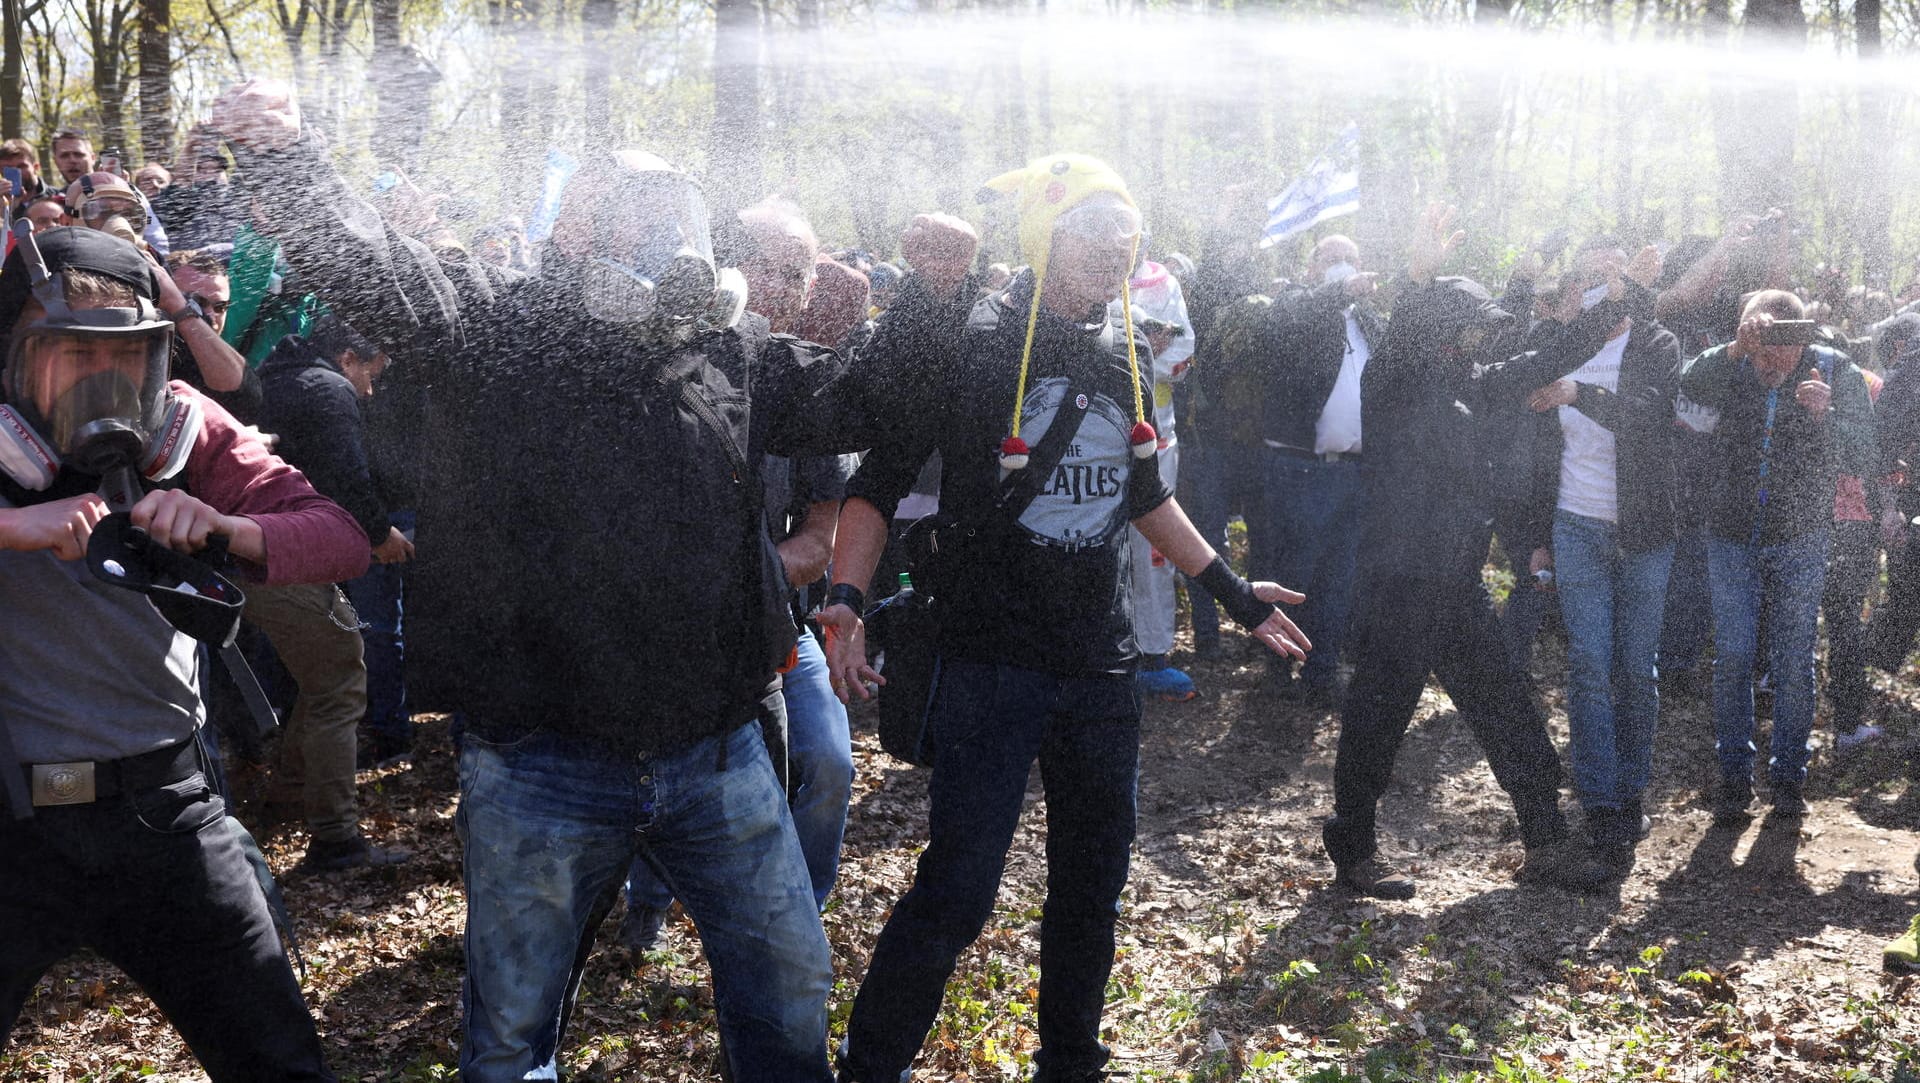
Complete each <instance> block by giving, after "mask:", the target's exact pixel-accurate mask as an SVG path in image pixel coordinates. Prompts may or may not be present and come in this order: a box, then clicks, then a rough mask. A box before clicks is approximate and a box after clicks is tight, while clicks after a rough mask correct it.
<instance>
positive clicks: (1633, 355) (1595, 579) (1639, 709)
mask: <svg viewBox="0 0 1920 1083" xmlns="http://www.w3.org/2000/svg"><path fill="white" fill-rule="evenodd" d="M1660 269H1661V268H1660V252H1659V249H1657V248H1654V247H1652V246H1651V245H1649V246H1647V247H1646V248H1643V249H1641V251H1640V253H1639V254H1638V255H1636V256H1635V257H1634V259H1633V261H1632V262H1631V263H1629V262H1628V260H1627V253H1626V249H1625V248H1624V247H1622V246H1621V244H1620V242H1619V241H1618V240H1617V239H1615V238H1612V237H1606V236H1602V237H1596V238H1592V239H1590V240H1588V241H1587V242H1585V243H1584V244H1582V245H1581V246H1580V247H1579V248H1578V249H1576V250H1575V252H1574V255H1573V262H1572V265H1571V267H1570V269H1569V271H1568V273H1567V275H1566V277H1565V279H1564V281H1563V283H1562V286H1561V297H1560V303H1559V309H1558V311H1557V312H1555V314H1554V318H1555V319H1557V320H1558V321H1559V322H1561V323H1562V324H1571V323H1572V322H1573V320H1574V319H1575V318H1576V317H1577V316H1578V315H1579V314H1580V313H1581V312H1582V311H1584V310H1587V309H1591V308H1594V307H1597V306H1598V305H1600V304H1601V303H1602V302H1604V301H1605V300H1606V298H1607V294H1608V291H1609V281H1610V280H1611V279H1613V278H1617V277H1621V276H1623V275H1624V277H1625V278H1626V279H1627V282H1628V287H1627V292H1626V309H1627V314H1626V315H1624V316H1623V317H1622V318H1621V319H1620V320H1619V322H1618V323H1617V324H1615V325H1614V326H1613V327H1612V328H1611V329H1610V330H1609V333H1608V337H1607V339H1606V342H1605V344H1604V345H1602V346H1601V347H1600V348H1599V349H1598V350H1597V351H1595V352H1594V353H1593V354H1592V355H1591V356H1590V357H1588V358H1586V359H1585V360H1584V361H1582V362H1581V364H1580V366H1579V367H1578V368H1575V369H1574V370H1573V371H1572V372H1570V373H1567V374H1566V375H1564V376H1561V377H1559V378H1558V379H1556V380H1553V381H1552V382H1551V383H1548V384H1545V385H1544V386H1542V387H1540V388H1538V389H1536V390H1535V391H1533V392H1532V393H1531V394H1530V395H1528V397H1527V409H1528V410H1530V411H1532V412H1533V413H1534V414H1536V415H1539V416H1540V420H1541V422H1542V423H1541V424H1536V425H1535V426H1533V427H1532V429H1531V430H1530V432H1531V435H1532V436H1533V437H1534V438H1535V440H1536V441H1537V446H1536V452H1535V454H1536V456H1537V458H1536V461H1537V462H1539V463H1540V464H1541V467H1542V468H1541V469H1538V470H1536V471H1535V480H1536V484H1535V485H1534V486H1533V490H1534V492H1533V497H1534V499H1532V500H1531V501H1530V502H1529V503H1530V507H1529V509H1528V511H1529V513H1530V514H1529V516H1528V518H1529V519H1530V522H1531V527H1532V529H1531V531H1530V533H1531V534H1532V542H1533V543H1534V545H1535V546H1536V547H1535V548H1534V549H1533V550H1532V559H1531V561H1530V563H1529V570H1530V571H1532V572H1534V573H1536V574H1537V573H1538V572H1540V571H1541V570H1543V569H1546V568H1551V569H1553V574H1554V578H1553V583H1554V587H1555V589H1556V592H1557V593H1558V595H1559V602H1560V614H1561V617H1562V619H1563V620H1564V621H1565V622H1566V626H1567V665H1568V678H1567V684H1568V688H1567V716H1568V725H1569V728H1570V730H1571V734H1572V739H1571V745H1572V748H1571V753H1572V754H1571V759H1572V766H1573V785H1574V792H1575V795H1576V796H1577V797H1578V798H1579V801H1580V807H1581V808H1582V809H1583V810H1584V811H1585V813H1586V822H1587V833H1588V836H1589V838H1590V840H1591V841H1592V843H1593V846H1594V848H1595V856H1596V857H1598V858H1599V859H1600V860H1601V861H1603V862H1605V863H1606V864H1607V865H1608V867H1609V868H1611V869H1613V870H1615V871H1617V872H1621V873H1624V872H1625V871H1626V869H1627V868H1628V867H1629V866H1630V865H1631V864H1632V860H1633V851H1634V847H1635V846H1636V845H1637V844H1638V843H1639V841H1640V839H1641V837H1642V836H1643V834H1644V832H1645V830H1646V829H1647V821H1646V819H1645V813H1644V811H1643V809H1644V804H1645V802H1644V795H1645V793H1646V789H1647V783H1648V780H1649V779H1650V778H1651V776H1652V772H1653V737H1654V729H1655V727H1656V725H1657V724H1658V720H1659V713H1660V686H1659V680H1658V676H1657V673H1656V671H1655V668H1654V656H1655V654H1656V653H1657V652H1658V650H1659V647H1660V633H1661V629H1662V627H1663V625H1662V620H1663V618H1664V614H1665V604H1666V598H1667V578H1668V573H1669V571H1670V569H1671V568H1672V565H1673V544H1674V536H1675V530H1676V512H1675V508H1674V493H1675V491H1676V488H1677V483H1676V479H1675V461H1676V452H1677V448H1676V446H1675V437H1674V394H1675V390H1676V387H1677V384H1678V380H1679V372H1680V360H1681V359H1680V347H1679V343H1678V341H1677V340H1676V339H1675V338H1674V336H1673V335H1672V334H1671V333H1669V332H1668V331H1666V330H1665V329H1664V328H1662V327H1661V326H1660V324H1659V323H1658V322H1657V321H1655V319H1654V318H1653V306H1654V294H1653V292H1652V288H1653V286H1654V285H1655V284H1656V283H1657V282H1658V281H1659V278H1660ZM1548 415H1551V416H1548Z"/></svg>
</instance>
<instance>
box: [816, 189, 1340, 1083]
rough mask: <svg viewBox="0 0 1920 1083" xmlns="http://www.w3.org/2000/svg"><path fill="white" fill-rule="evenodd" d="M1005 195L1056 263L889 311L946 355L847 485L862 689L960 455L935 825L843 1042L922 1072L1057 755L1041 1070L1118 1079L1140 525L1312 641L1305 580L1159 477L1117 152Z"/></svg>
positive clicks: (840, 581)
mask: <svg viewBox="0 0 1920 1083" xmlns="http://www.w3.org/2000/svg"><path fill="white" fill-rule="evenodd" d="M988 187H989V189H990V190H992V191H1001V192H1007V193H1008V194H1010V195H1012V196H1014V197H1015V198H1017V199H1018V200H1019V202H1020V237H1021V246H1022V254H1023V255H1025V256H1026V258H1027V260H1028V262H1029V264H1030V265H1031V267H1032V270H1029V271H1024V272H1022V273H1021V274H1020V275H1019V276H1017V277H1016V278H1015V279H1014V280H1013V282H1012V283H1011V284H1010V285H1009V286H1008V287H1007V288H1006V290H1004V291H1003V292H1001V293H997V294H993V295H991V296H989V297H987V298H985V299H983V300H981V301H980V302H979V303H978V304H976V305H974V306H973V307H972V310H971V312H970V313H968V314H967V315H966V318H965V320H966V322H965V324H964V326H963V327H955V326H953V325H952V324H948V325H946V326H938V325H936V326H933V327H931V328H918V329H916V328H912V327H905V328H903V327H901V326H900V325H899V324H896V323H892V322H890V321H892V320H893V318H894V316H895V312H889V313H888V314H887V315H886V316H884V317H882V318H881V320H880V326H879V329H878V332H877V334H876V336H875V341H874V347H873V348H874V349H878V350H883V351H886V350H892V349H895V348H896V347H893V346H892V345H890V342H891V341H894V340H897V337H904V338H906V339H909V340H911V339H915V338H919V339H921V340H922V342H923V343H924V344H925V345H927V346H928V347H930V348H932V349H934V350H936V351H937V352H936V353H935V355H934V356H935V358H936V359H937V360H938V363H936V364H933V365H931V366H929V367H928V368H927V369H926V370H925V373H924V379H923V380H922V381H921V382H920V384H919V386H917V387H915V388H912V389H911V390H910V391H906V392H905V393H903V394H901V395H900V396H898V397H897V398H895V399H893V400H891V402H890V403H889V405H890V407H891V409H890V411H889V413H888V415H887V417H886V422H887V424H886V425H884V426H883V427H882V429H881V431H882V433H883V436H884V438H883V439H882V440H881V441H880V442H879V443H877V444H876V446H875V447H874V449H873V451H872V452H871V453H869V454H868V456H867V458H866V459H865V460H864V461H863V462H862V463H861V466H860V471H859V473H858V474H856V475H855V477H854V480H853V482H852V483H851V484H850V485H849V486H848V498H847V502H846V505H845V507H844V508H843V510H842V512H841V527H840V534H839V536H838V537H837V538H836V539H835V543H834V564H833V574H834V580H835V582H834V585H833V587H832V589H831V591H830V592H829V594H828V596H827V601H828V603H829V604H828V605H827V607H826V609H825V610H823V611H822V613H821V616H820V621H821V625H822V626H823V628H825V629H826V630H827V634H828V641H829V650H830V653H829V659H830V664H831V665H832V667H833V672H834V675H835V677H836V678H837V679H838V680H839V682H840V685H841V688H842V689H843V695H844V694H846V692H845V691H844V690H853V692H854V694H859V695H865V687H866V685H865V682H866V681H868V680H874V679H877V676H878V675H877V674H875V673H874V672H873V671H872V670H870V669H868V668H867V659H866V654H865V650H864V645H863V637H864V628H863V626H862V625H861V623H860V617H859V614H860V612H861V609H862V608H863V601H864V599H863V597H862V592H861V590H860V589H859V588H860V587H861V586H863V585H864V584H866V583H867V582H869V581H870V578H871V576H872V574H873V568H874V566H875V563H876V561H877V560H878V559H879V556H880V552H881V548H882V547H883V545H884V544H885V541H886V524H887V521H888V519H889V518H890V517H891V514H892V512H893V511H894V509H895V507H896V506H897V504H898V503H899V501H900V500H901V498H902V497H904V496H905V495H906V493H907V492H908V490H909V488H910V487H911V486H912V485H913V482H914V478H915V476H916V475H917V474H918V473H919V471H920V467H921V464H923V463H925V462H926V461H927V458H928V456H929V455H930V454H931V453H932V452H933V451H934V450H935V449H938V450H939V451H940V461H941V468H942V473H941V485H940V515H941V516H942V517H943V518H945V519H946V520H948V522H949V524H950V526H951V529H945V528H943V529H942V533H941V538H942V539H943V540H942V542H941V544H940V545H939V547H938V548H939V552H938V553H937V554H933V555H930V557H929V559H928V560H926V561H925V562H923V563H922V564H921V566H919V567H916V568H915V576H916V578H915V580H914V584H915V589H916V591H927V592H928V593H930V594H931V595H932V598H933V606H934V608H933V612H934V613H935V614H937V616H938V624H939V630H938V634H937V638H936V645H937V650H938V652H939V662H938V665H937V668H936V672H937V676H936V678H935V682H934V689H933V693H932V695H931V697H930V699H929V700H927V701H924V702H927V704H928V706H927V715H928V720H927V731H926V741H927V743H928V744H929V745H930V746H931V747H932V749H933V752H932V756H933V779H932V782H931V784H930V785H931V794H932V807H931V811H930V813H929V830H930V835H929V842H928V846H927V849H926V852H925V853H924V854H922V855H921V858H920V862H919V866H918V870H917V872H916V873H915V876H914V883H913V887H912V889H911V890H909V891H908V892H907V894H906V895H905V896H904V897H903V898H901V899H900V901H899V903H898V904H897V905H896V906H895V907H894V909H893V914H892V916H891V917H890V918H889V919H888V921H887V926H886V928H885V929H884V930H883V931H882V932H881V934H880V938H879V940H878V941H877V942H876V943H875V945H874V951H873V959H872V961H871V962H870V963H869V965H868V967H867V974H866V979H865V981H864V982H863V983H862V984H861V987H860V995H859V996H858V997H857V998H856V999H855V1001H854V1005H853V1014H852V1016H851V1018H850V1019H849V1021H848V1024H847V1041H846V1045H845V1047H844V1051H843V1059H842V1079H844V1080H848V1081H851V1083H881V1081H885V1083H893V1081H895V1080H898V1079H901V1078H904V1076H905V1075H906V1073H907V1071H908V1069H909V1066H910V1065H911V1064H912V1062H913V1059H914V1057H915V1055H916V1054H917V1053H918V1051H919V1049H920V1046H921V1044H922V1043H923V1042H924V1041H925V1040H926V1035H927V1031H928V1029H929V1028H930V1027H931V1026H932V1025H933V1021H934V1018H935V1016H936V1015H937V1014H938V1012H939V1008H940V1001H941V998H942V996H943V994H944V992H945V990H946V985H947V980H948V978H949V977H950V976H951V974H952V972H953V968H954V964H955V962H956V960H957V959H958V957H959V955H960V953H961V952H962V951H964V950H965V949H966V947H967V945H969V944H970V943H972V942H973V940H974V938H975V937H977V936H979V934H980V930H981V928H982V927H983V926H984V925H985V924H986V921H987V918H988V917H989V916H991V914H992V912H993V904H994V893H995V888H996V887H997V885H998V884H999V882H1000V876H1001V872H1002V869H1003V868H1004V866H1005V863H1006V855H1007V847H1008V846H1009V845H1010V844H1011V842H1012V840H1013V834H1014V831H1015V830H1016V829H1017V828H1018V827H1019V823H1020V811H1021V805H1022V803H1023V799H1024V795H1025V793H1026V790H1027V778H1028V776H1029V774H1030V773H1031V771H1032V768H1033V764H1034V763H1035V761H1036V760H1037V761H1038V762H1039V764H1040V774H1041V777H1042V779H1043V780H1044V782H1045V785H1046V790H1047V810H1048V811H1047V816H1048V825H1049V826H1048V831H1049V835H1048V837H1049V839H1050V840H1051V842H1050V844H1049V846H1048V851H1047V863H1048V878H1047V899H1046V907H1045V909H1046V916H1045V918H1044V919H1043V920H1042V923H1041V930H1040V941H1041V948H1040V955H1041V959H1042V964H1041V966H1042V971H1043V973H1042V975H1041V978H1040V994H1039V1003H1038V1009H1039V1011H1038V1019H1037V1022H1036V1029H1037V1030H1038V1033H1039V1037H1040V1048H1039V1050H1038V1051H1037V1052H1036V1053H1035V1054H1034V1064H1035V1076H1034V1078H1035V1080H1036V1081H1037V1083H1081V1081H1084V1080H1092V1079H1098V1078H1102V1076H1103V1070H1104V1067H1105V1065H1106V1063H1107V1059H1108V1056H1109V1050H1108V1049H1107V1048H1106V1047H1105V1046H1104V1045H1102V1044H1101V1042H1100V1016H1101V1012H1102V1009H1103V1008H1104V1007H1105V1004H1106V989H1107V979H1108V976H1109V974H1110V972H1111V969H1112V966H1113V956H1114V948H1115V940H1114V928H1115V923H1116V921H1117V919H1118V917H1119V912H1120V894H1121V891H1122V889H1123V888H1124V887H1125V885H1126V879H1127V864H1128V851H1129V848H1130V845H1131V843H1132V840H1133V832H1134V811H1135V810H1134V791H1135V789H1136V783H1137V780H1138V774H1139V739H1140V692H1139V691H1138V689H1137V688H1136V687H1135V684H1134V679H1133V670H1134V668H1135V667H1136V666H1137V665H1138V664H1139V659H1140V651H1139V648H1138V646H1137V645H1136V643H1135V642H1134V637H1133V619H1132V618H1133V614H1132V599H1131V596H1130V591H1129V588H1128V582H1127V580H1128V575H1127V569H1128V567H1129V563H1130V562H1129V560H1128V558H1127V545H1126V544H1125V540H1126V538H1127V533H1126V531H1127V527H1128V524H1129V523H1131V524H1132V525H1133V527H1135V528H1136V529H1138V530H1139V531H1140V533H1141V534H1142V535H1143V536H1144V537H1145V538H1146V539H1147V540H1148V541H1149V542H1151V543H1152V544H1153V546H1154V548H1155V549H1157V550H1159V551H1160V552H1162V553H1164V554H1165V555H1166V557H1167V559H1168V560H1169V561H1171V562H1172V563H1173V564H1174V566H1175V567H1178V568H1179V569H1181V570H1182V571H1184V572H1186V573H1188V574H1189V575H1191V576H1193V577H1194V579H1195V581H1196V582H1197V583H1199V584H1200V585H1201V586H1202V587H1203V588H1204V589H1206V590H1207V591H1208V592H1209V593H1211V594H1213V595H1214V596H1215V599H1216V600H1217V601H1219V602H1220V603H1221V604H1222V607H1223V608H1225V609H1226V610H1227V611H1228V613H1229V614H1230V615H1231V616H1232V617H1233V618H1234V619H1235V620H1236V621H1238V622H1239V623H1241V624H1242V625H1244V626H1246V627H1247V628H1248V629H1249V630H1250V631H1252V632H1253V633H1254V635H1255V638H1257V639H1258V640H1259V641H1260V642H1261V643H1262V645H1264V646H1265V647H1266V648H1267V649H1269V650H1272V651H1274V652H1275V653H1281V652H1285V653H1289V654H1292V655H1293V656H1295V657H1298V656H1299V655H1301V654H1302V653H1304V649H1305V647H1306V646H1307V645H1306V644H1304V643H1303V642H1301V641H1300V639H1299V633H1298V629H1296V628H1295V627H1294V626H1293V625H1292V623H1291V622H1290V621H1288V620H1287V618H1286V617H1285V616H1283V615H1282V614H1280V613H1279V612H1278V611H1276V610H1275V609H1274V607H1273V605H1272V604H1271V603H1272V602H1275V601H1289V602H1297V601H1299V595H1298V594H1294V593H1292V592H1290V591H1285V590H1283V589H1282V588H1280V587H1277V586H1275V585H1274V584H1271V583H1263V584H1250V583H1247V582H1246V581H1245V580H1243V579H1241V578H1240V577H1239V576H1237V575H1235V574H1234V573H1233V572H1232V571H1230V570H1228V568H1227V566H1226V563H1225V562H1224V561H1222V560H1221V559H1220V558H1219V557H1218V556H1217V555H1216V554H1215V552H1214V550H1213V549H1212V547H1210V546H1209V545H1208V544H1207V543H1206V541H1204V540H1203V539H1202V538H1201V537H1200V535H1199V533H1198V532H1196V531H1195V530H1194V528H1193V527H1192V525H1191V524H1189V523H1188V521H1187V518H1186V515H1185V513H1183V512H1182V511H1181V510H1180V506H1179V505H1178V504H1177V503H1176V502H1175V501H1174V499H1173V496H1172V494H1171V493H1170V492H1169V491H1168V490H1167V487H1166V485H1165V484H1164V482H1163V481H1162V479H1161V477H1160V473H1159V468H1158V466H1157V463H1156V458H1155V456H1156V454H1157V452H1156V449H1155V446H1156V443H1157V440H1156V437H1155V434H1154V431H1153V427H1152V425H1151V424H1150V423H1149V422H1148V421H1147V418H1148V417H1149V416H1150V414H1149V413H1148V410H1149V409H1150V406H1149V404H1150V403H1151V401H1152V399H1151V395H1152V392H1151V390H1150V388H1151V384H1150V382H1149V381H1148V380H1147V379H1144V378H1143V377H1142V373H1143V372H1146V371H1148V369H1147V363H1148V362H1149V361H1150V355H1149V354H1147V352H1146V349H1145V343H1144V342H1143V341H1141V340H1139V339H1138V338H1137V337H1134V336H1129V335H1127V333H1126V332H1127V331H1130V330H1131V329H1130V328H1128V329H1126V330H1123V329H1122V328H1121V327H1118V326H1116V325H1115V324H1114V323H1113V322H1111V321H1109V319H1108V317H1107V305H1108V303H1109V302H1110V301H1111V300H1112V299H1113V298H1114V297H1115V296H1116V295H1119V294H1120V293H1121V291H1122V288H1123V286H1124V284H1125V283H1126V281H1127V273H1128V271H1129V270H1131V269H1132V268H1133V266H1134V265H1135V255H1136V246H1137V242H1138V238H1139V233H1140V216H1139V212H1138V211H1137V210H1136V209H1135V208H1134V206H1133V201H1132V199H1131V197H1130V196H1129V195H1128V194H1127V191H1126V187H1125V184H1124V182H1122V181H1121V179H1120V178H1119V176H1118V175H1116V174H1114V173H1113V172H1112V170H1110V169H1108V168H1107V167H1106V166H1105V165H1104V164H1102V163H1100V162H1098V161H1096V160H1094V159H1090V158H1085V157H1081V156H1077V155H1055V156H1051V157H1048V158H1042V159H1039V160H1038V161H1036V162H1034V163H1032V164H1031V165H1029V166H1028V167H1027V168H1026V169H1024V170H1019V171H1015V172H1014V173H1009V174H1005V175H1003V176H1001V177H998V178H995V179H994V180H993V181H989V182H988ZM903 293H904V291H903ZM948 295H949V296H950V295H951V294H950V293H949V294H948ZM896 311H897V310H896ZM1122 311H1123V312H1125V311H1126V310H1125V309H1123V310H1122ZM947 312H948V314H949V315H950V316H951V315H953V314H954V312H955V310H954V309H953V308H951V307H950V308H948V309H947ZM929 330H930V331H932V332H933V336H932V339H931V341H927V339H926V338H925V333H926V332H927V331H929ZM956 332H957V333H956ZM915 352H917V351H915ZM1023 433H1024V434H1025V435H1024V436H1023V435H1022V434H1023ZM1029 439H1031V440H1032V441H1033V443H1032V446H1031V447H1029V446H1028V443H1027V441H1028V440H1029ZM996 450H998V452H999V453H998V454H997V455H996V454H995V451H996ZM883 694H885V693H883Z"/></svg>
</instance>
